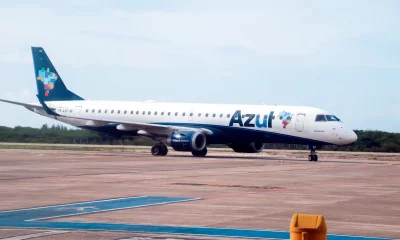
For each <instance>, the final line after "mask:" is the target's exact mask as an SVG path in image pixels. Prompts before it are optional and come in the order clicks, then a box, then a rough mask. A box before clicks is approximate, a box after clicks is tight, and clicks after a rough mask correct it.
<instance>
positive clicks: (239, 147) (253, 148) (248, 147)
mask: <svg viewBox="0 0 400 240" xmlns="http://www.w3.org/2000/svg"><path fill="white" fill-rule="evenodd" d="M264 146H265V143H263V142H251V143H249V144H230V145H229V147H230V148H232V149H233V151H235V152H239V153H259V152H262V150H264Z"/></svg>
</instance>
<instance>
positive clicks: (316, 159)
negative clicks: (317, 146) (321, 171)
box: [313, 154, 318, 162]
mask: <svg viewBox="0 0 400 240" xmlns="http://www.w3.org/2000/svg"><path fill="white" fill-rule="evenodd" d="M313 161H314V162H316V161H318V155H317V154H315V155H314V156H313Z"/></svg>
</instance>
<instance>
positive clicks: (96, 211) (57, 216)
mask: <svg viewBox="0 0 400 240" xmlns="http://www.w3.org/2000/svg"><path fill="white" fill-rule="evenodd" d="M195 200H200V199H196V198H193V199H186V200H176V201H166V202H160V203H150V204H143V205H135V206H130V207H121V208H110V209H105V210H95V211H90V212H83V213H71V214H65V215H56V216H51V217H43V218H36V219H29V220H26V221H27V222H33V221H41V220H49V219H54V218H61V217H71V216H77V215H85V214H91V213H101V212H110V211H118V210H124V209H132V208H141V207H149V206H158V205H165V204H170V203H179V202H188V201H195Z"/></svg>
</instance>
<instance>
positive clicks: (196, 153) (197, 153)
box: [192, 147, 207, 157]
mask: <svg viewBox="0 0 400 240" xmlns="http://www.w3.org/2000/svg"><path fill="white" fill-rule="evenodd" d="M192 155H193V156H195V157H205V156H206V155H207V148H206V147H205V148H203V150H201V151H192Z"/></svg>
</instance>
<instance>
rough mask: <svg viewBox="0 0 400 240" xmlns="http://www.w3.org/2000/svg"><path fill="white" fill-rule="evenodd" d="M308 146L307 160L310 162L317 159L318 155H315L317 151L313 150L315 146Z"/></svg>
mask: <svg viewBox="0 0 400 240" xmlns="http://www.w3.org/2000/svg"><path fill="white" fill-rule="evenodd" d="M309 148H310V155H308V161H310V162H312V161H314V162H316V161H318V155H317V153H316V152H315V149H316V148H317V147H315V146H310V147H309Z"/></svg>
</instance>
